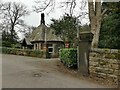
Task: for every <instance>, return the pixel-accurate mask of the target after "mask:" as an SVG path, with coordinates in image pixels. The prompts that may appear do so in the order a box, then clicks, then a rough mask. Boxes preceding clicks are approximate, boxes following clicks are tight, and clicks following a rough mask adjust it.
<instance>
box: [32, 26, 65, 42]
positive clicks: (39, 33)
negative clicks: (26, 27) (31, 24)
mask: <svg viewBox="0 0 120 90" xmlns="http://www.w3.org/2000/svg"><path fill="white" fill-rule="evenodd" d="M45 31H46V41H56V42H63V40H62V39H61V38H60V37H59V36H56V35H55V33H54V30H53V29H51V28H48V27H47V26H46V25H44V24H41V25H39V26H38V27H37V28H36V29H35V30H34V31H33V33H32V34H31V40H30V41H31V42H35V41H45Z"/></svg>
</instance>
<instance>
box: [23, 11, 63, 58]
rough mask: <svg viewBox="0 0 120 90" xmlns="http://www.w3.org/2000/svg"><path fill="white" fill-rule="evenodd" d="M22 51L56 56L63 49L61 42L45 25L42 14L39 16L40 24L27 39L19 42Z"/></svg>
mask: <svg viewBox="0 0 120 90" xmlns="http://www.w3.org/2000/svg"><path fill="white" fill-rule="evenodd" d="M21 45H22V48H23V49H34V50H46V51H47V53H48V54H51V55H53V56H54V55H58V51H59V49H60V48H62V47H63V40H62V39H61V38H60V37H59V36H57V35H55V33H54V30H53V29H52V28H48V27H47V26H46V25H45V20H44V13H42V14H41V24H40V25H39V26H38V27H37V28H36V29H35V30H33V32H32V34H31V35H29V37H26V38H24V39H23V40H22V41H21Z"/></svg>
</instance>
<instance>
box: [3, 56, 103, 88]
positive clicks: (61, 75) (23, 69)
mask: <svg viewBox="0 0 120 90" xmlns="http://www.w3.org/2000/svg"><path fill="white" fill-rule="evenodd" d="M61 67H62V68H61ZM64 68H65V67H64V66H62V64H61V63H60V61H59V60H58V59H40V58H35V57H25V56H16V55H5V54H3V55H2V88H105V86H103V85H100V84H97V83H94V82H92V81H89V80H85V79H81V78H78V77H75V76H73V75H70V74H69V72H67V71H66V72H63V71H64Z"/></svg>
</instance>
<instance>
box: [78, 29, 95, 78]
mask: <svg viewBox="0 0 120 90" xmlns="http://www.w3.org/2000/svg"><path fill="white" fill-rule="evenodd" d="M92 39H93V34H92V33H91V32H90V30H89V31H82V32H80V41H79V66H78V67H79V68H78V71H79V73H80V74H81V75H83V76H88V75H89V52H90V48H91V42H92Z"/></svg>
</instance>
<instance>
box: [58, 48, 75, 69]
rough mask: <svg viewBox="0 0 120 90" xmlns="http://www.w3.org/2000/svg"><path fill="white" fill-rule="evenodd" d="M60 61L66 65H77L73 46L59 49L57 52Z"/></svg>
mask: <svg viewBox="0 0 120 90" xmlns="http://www.w3.org/2000/svg"><path fill="white" fill-rule="evenodd" d="M59 57H60V60H61V62H63V64H64V65H66V66H67V67H73V66H77V50H76V49H74V48H69V49H61V50H60V52H59Z"/></svg>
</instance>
